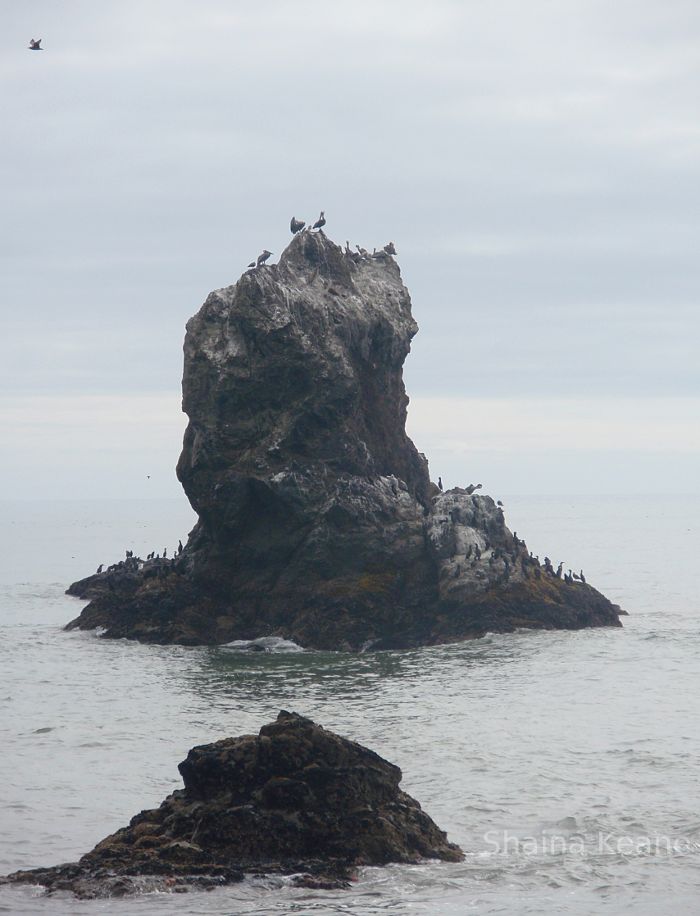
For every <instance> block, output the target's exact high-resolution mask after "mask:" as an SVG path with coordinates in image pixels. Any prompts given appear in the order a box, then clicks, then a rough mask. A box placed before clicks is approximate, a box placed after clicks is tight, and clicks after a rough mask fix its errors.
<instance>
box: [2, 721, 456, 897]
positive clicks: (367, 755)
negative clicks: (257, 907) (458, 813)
mask: <svg viewBox="0 0 700 916" xmlns="http://www.w3.org/2000/svg"><path fill="white" fill-rule="evenodd" d="M178 769H179V770H180V775H181V776H182V779H183V782H184V784H185V787H184V789H179V790H177V791H175V792H173V793H172V795H169V796H168V797H167V798H166V799H165V801H163V803H162V804H161V805H160V807H158V808H154V809H152V810H148V811H142V812H141V813H140V814H137V815H136V816H135V817H133V818H132V819H131V822H130V823H129V825H128V826H127V827H123V828H122V829H121V830H117V832H116V833H113V834H112V835H111V836H108V837H106V838H105V839H104V840H102V841H101V842H100V843H98V844H97V846H95V848H94V849H93V850H92V851H91V852H88V853H86V854H85V855H84V856H83V857H82V858H81V859H80V860H79V861H78V862H74V863H69V864H66V865H57V866H53V867H49V868H36V869H32V870H31V871H20V872H15V873H14V874H12V875H8V876H6V877H4V878H2V877H0V884H39V885H43V886H44V887H46V888H47V890H48V891H49V892H54V891H63V892H65V891H69V892H72V893H73V894H75V895H76V896H77V897H82V898H95V897H115V896H123V895H125V894H130V893H139V892H144V891H170V892H182V891H187V890H189V889H190V888H193V887H194V888H197V887H199V888H207V889H211V888H212V887H216V886H220V885H225V884H232V883H234V882H236V881H241V880H242V879H243V877H244V875H246V874H251V873H253V874H259V873H261V872H262V873H277V874H291V875H295V878H294V883H296V884H300V885H302V886H306V887H343V886H347V881H348V879H349V878H351V877H352V875H353V873H354V871H355V870H356V867H357V866H360V865H386V864H388V863H389V862H402V863H405V864H413V863H416V862H419V861H421V860H422V859H442V860H443V861H446V862H459V861H460V860H461V859H463V858H464V854H463V852H462V850H461V849H460V848H459V846H456V845H455V844H454V843H450V842H449V841H448V839H447V836H446V835H445V833H444V832H443V831H442V830H440V828H439V827H438V826H437V825H436V824H435V823H434V822H433V821H432V820H431V819H430V817H428V815H427V814H426V813H425V812H424V811H423V810H422V809H421V806H420V805H419V804H418V802H417V801H416V800H415V799H414V798H411V796H410V795H407V794H406V793H405V792H402V791H401V789H400V788H399V783H400V782H401V770H400V769H399V768H398V767H397V766H394V764H392V763H389V762H388V761H387V760H384V759H383V758H382V757H380V756H379V754H376V753H374V751H371V750H369V749H368V748H366V747H363V746H362V745H361V744H357V743H356V742H354V741H349V740H348V739H347V738H342V737H340V736H339V735H336V734H334V733H333V732H331V731H327V730H326V729H324V728H322V727H321V726H320V725H316V724H315V723H314V722H312V721H311V720H310V719H307V718H305V717H304V716H300V715H297V714H296V713H290V712H286V711H282V712H280V714H279V715H278V717H277V720H276V721H275V722H271V723H270V724H268V725H264V726H263V727H262V728H261V729H260V733H259V734H258V735H243V736H241V737H238V738H225V739H224V740H222V741H217V742H215V743H214V744H206V745H202V746H200V747H194V748H192V750H191V751H190V752H189V753H188V755H187V757H186V759H185V760H183V761H182V763H181V764H180V765H179V767H178Z"/></svg>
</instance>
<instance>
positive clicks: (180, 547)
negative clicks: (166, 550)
mask: <svg viewBox="0 0 700 916" xmlns="http://www.w3.org/2000/svg"><path fill="white" fill-rule="evenodd" d="M182 550H183V547H182V541H178V542H177V553H178V556H179V555H180V554H181V553H182Z"/></svg>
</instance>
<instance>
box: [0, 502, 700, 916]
mask: <svg viewBox="0 0 700 916" xmlns="http://www.w3.org/2000/svg"><path fill="white" fill-rule="evenodd" d="M2 512H3V524H2V526H0V527H1V529H2V530H1V531H0V747H1V748H2V753H0V786H1V787H2V791H1V792H0V818H1V821H0V823H1V830H0V874H4V873H6V872H9V871H12V870H14V869H17V868H30V867H35V866H39V865H52V864H57V863H59V862H65V861H71V860H75V859H77V858H78V857H79V856H80V855H81V854H82V853H84V852H86V851H87V850H88V849H90V848H91V847H92V846H93V845H94V844H95V843H96V842H97V841H98V840H100V839H102V838H103V837H104V836H106V835H107V834H108V833H110V832H112V831H113V830H115V829H116V828H118V827H120V826H122V825H124V824H126V823H127V822H128V820H129V819H130V818H131V816H132V815H134V814H135V813H136V812H137V811H139V810H141V809H142V808H147V807H153V806H155V805H158V804H159V803H160V802H161V800H162V799H163V798H164V797H165V796H166V795H167V794H168V793H169V792H170V791H172V790H173V789H175V788H178V787H179V786H180V779H179V775H178V772H177V763H178V762H179V761H180V760H182V759H183V758H184V756H185V754H186V752H187V750H188V749H189V748H190V747H192V746H193V745H195V744H201V743H206V742H209V741H214V740H216V739H218V738H221V737H224V736H228V735H238V734H242V733H246V732H256V731H257V730H258V729H259V727H260V726H261V725H262V724H264V723H265V722H267V721H269V720H271V719H272V718H274V717H275V716H276V714H277V712H278V711H279V710H280V709H289V710H295V711H297V712H299V713H303V714H304V715H307V716H310V717H311V718H313V719H314V720H316V721H317V722H319V723H321V724H323V725H324V726H327V727H328V728H331V729H333V730H334V731H337V732H339V733H340V734H343V735H346V736H348V737H351V738H353V739H356V740H358V741H360V742H362V743H364V744H367V745H368V746H369V747H371V748H373V749H374V750H376V751H378V752H379V753H380V754H382V755H383V756H385V757H387V758H388V759H389V760H391V761H392V762H394V763H396V764H398V765H399V766H401V768H402V770H403V774H404V779H403V788H404V789H405V790H406V791H408V792H409V793H411V794H412V795H414V796H415V797H416V798H417V799H418V800H419V801H420V802H421V804H422V805H423V807H424V808H425V810H426V811H427V812H428V813H429V814H430V815H431V816H432V817H433V818H434V820H435V821H436V822H437V823H438V824H439V825H440V826H441V827H442V828H443V829H445V830H446V831H447V832H448V835H449V837H450V839H452V840H454V841H456V842H458V843H459V844H460V845H461V846H462V848H463V849H464V850H465V852H466V859H465V861H464V862H463V863H460V864H443V863H437V862H427V863H424V864H422V865H420V866H417V867H408V866H391V867H388V868H384V869H365V870H364V871H362V872H361V874H360V879H359V881H358V882H357V883H356V884H354V885H353V887H352V889H350V890H346V891H309V890H305V889H295V888H291V887H290V886H289V885H288V882H286V881H283V880H262V879H257V880H253V879H249V880H246V881H245V882H244V883H243V884H241V885H236V886H233V887H229V888H225V889H220V890H215V891H212V892H208V893H205V892H191V893H189V894H184V895H179V894H178V895H175V894H148V895H143V896H140V897H134V898H126V899H121V900H109V901H84V902H82V901H75V900H74V899H72V898H70V897H60V896H58V897H51V898H48V897H46V896H44V895H43V892H42V891H41V890H40V889H38V888H34V887H21V888H0V913H3V912H4V913H32V914H34V913H37V914H47V916H49V914H51V916H53V914H86V916H88V914H94V913H104V912H109V913H114V914H118V916H123V914H131V913H133V914H149V913H156V914H158V913H178V914H179V913H190V914H194V913H197V914H199V913H202V914H209V913H212V914H214V913H216V914H232V913H236V914H268V913H269V914H278V913H279V914H287V913H299V914H307V913H308V914H322V913H323V914H325V913H351V914H355V913H357V914H363V916H364V914H375V913H376V914H385V913H388V914H395V913H412V914H464V913H478V914H501V913H503V914H514V913H515V914H520V913H522V914H529V913H533V914H535V913H536V914H542V913H557V914H576V916H580V914H594V913H595V914H597V913H615V914H618V913H634V914H636V916H646V914H667V913H670V912H677V913H691V912H698V911H699V910H700V903H699V902H698V892H699V890H700V777H699V772H700V771H699V761H700V729H699V728H698V722H700V690H699V689H698V686H699V681H700V600H699V599H698V586H697V578H696V574H695V569H696V566H697V564H696V558H697V555H698V551H699V549H700V497H688V498H683V499H680V498H669V497H657V496H644V497H643V498H587V497H586V498H584V497H580V498H579V497H573V496H572V497H570V498H556V499H555V498H548V499H547V498H545V499H536V498H517V499H516V498H511V499H509V500H506V519H507V521H508V523H509V526H510V527H511V529H513V528H515V529H516V530H517V531H518V533H519V535H520V536H521V537H523V536H524V537H525V538H526V540H527V543H528V546H529V547H530V548H531V549H533V550H534V552H535V553H539V555H540V556H543V555H544V554H545V553H547V554H548V555H549V556H550V557H551V558H552V560H553V561H554V562H555V565H556V563H557V562H558V561H559V560H560V559H562V560H564V561H565V566H566V567H567V568H568V567H569V566H571V567H572V568H574V569H575V570H578V569H580V568H581V567H583V569H584V571H585V573H586V577H587V579H588V581H589V582H591V583H592V584H594V585H596V586H597V587H598V588H600V589H601V590H602V591H604V592H605V593H606V594H607V595H608V596H609V597H610V598H612V599H613V600H614V601H616V602H618V603H619V604H621V605H622V606H623V607H624V608H625V609H626V610H628V611H629V614H630V616H629V617H626V618H624V619H623V620H624V629H601V630H588V631H581V632H576V633H567V632H526V631H523V632H518V633H515V634H512V635H507V636H487V637H486V638H484V639H481V640H477V641H473V642H468V643H462V644H459V645H450V646H441V647H434V648H427V649H421V650H414V651H409V652H382V653H377V654H367V655H360V656H346V655H342V654H334V653H320V652H289V651H287V652H280V653H269V654H268V653H260V652H258V653H248V654H246V653H244V652H237V651H232V650H227V649H221V648H220V649H213V648H194V649H191V648H179V647H152V646H141V645H138V644H136V643H129V642H126V641H115V642H113V641H106V640H101V639H99V638H97V637H96V636H95V635H94V634H91V633H81V632H73V633H64V632H62V629H61V627H62V625H63V624H64V623H66V622H67V621H68V620H70V619H71V618H73V617H75V616H76V615H77V614H78V612H79V610H80V608H81V607H82V603H81V602H79V601H77V600H76V599H72V598H68V597H66V596H65V595H64V594H63V591H64V589H65V587H66V586H67V584H68V583H70V582H71V581H72V580H74V579H76V578H79V577H81V576H83V575H86V574H88V573H90V572H92V571H93V570H94V569H95V568H96V567H97V565H98V564H99V563H108V562H113V561H114V560H116V559H118V558H120V557H121V556H123V553H124V550H125V549H126V548H133V549H134V550H136V551H137V552H139V553H141V554H145V553H147V552H149V551H150V550H162V548H163V547H164V546H168V547H169V548H172V547H173V546H174V545H176V544H177V540H178V538H182V540H183V541H184V540H185V536H186V534H187V532H188V530H189V528H190V527H191V525H192V523H193V521H194V518H193V516H192V513H191V510H190V509H189V507H188V505H187V503H186V502H185V501H184V500H183V501H172V502H166V501H162V502H161V501H149V502H136V501H134V502H107V501H105V502H100V503H97V502H91V503H88V502H85V503H71V502H55V503H50V504H44V503H38V502H37V503H33V502H14V503H10V502H6V503H3V504H2Z"/></svg>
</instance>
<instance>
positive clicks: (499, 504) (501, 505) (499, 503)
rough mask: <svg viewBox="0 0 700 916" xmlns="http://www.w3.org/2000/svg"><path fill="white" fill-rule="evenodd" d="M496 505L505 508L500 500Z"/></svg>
mask: <svg viewBox="0 0 700 916" xmlns="http://www.w3.org/2000/svg"><path fill="white" fill-rule="evenodd" d="M496 505H497V506H500V507H501V508H503V503H502V502H501V500H500V499H497V500H496Z"/></svg>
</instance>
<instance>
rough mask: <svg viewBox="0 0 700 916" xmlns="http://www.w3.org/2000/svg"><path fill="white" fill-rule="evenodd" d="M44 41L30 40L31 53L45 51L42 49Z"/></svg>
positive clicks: (38, 39) (39, 39)
mask: <svg viewBox="0 0 700 916" xmlns="http://www.w3.org/2000/svg"><path fill="white" fill-rule="evenodd" d="M42 40H43V39H41V38H30V39H29V50H30V51H43V50H44V49H43V48H42V47H41V42H42Z"/></svg>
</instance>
